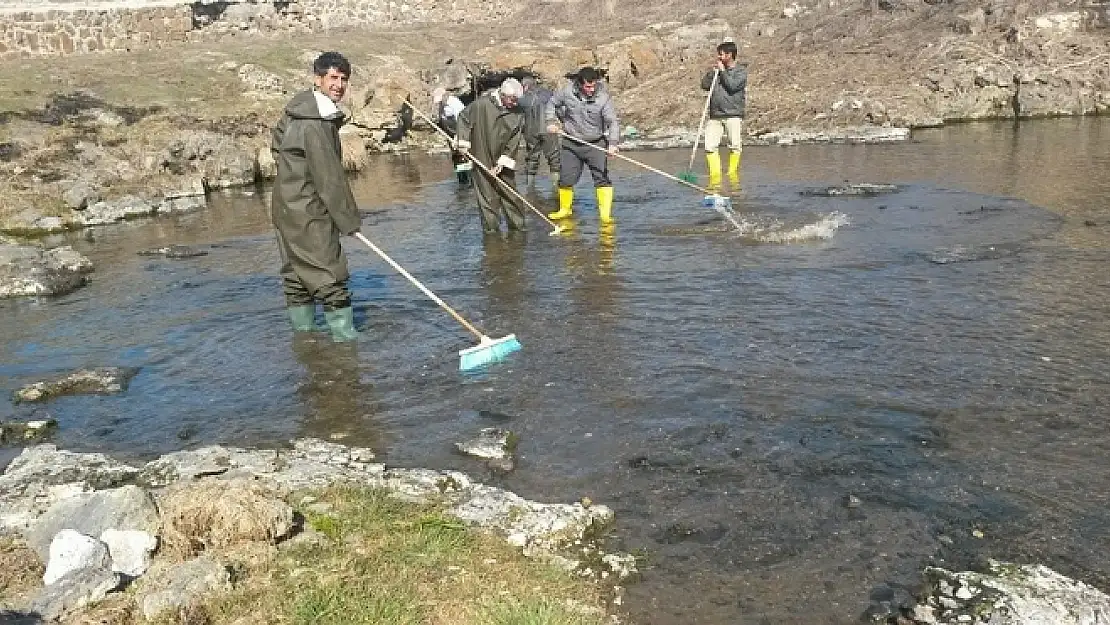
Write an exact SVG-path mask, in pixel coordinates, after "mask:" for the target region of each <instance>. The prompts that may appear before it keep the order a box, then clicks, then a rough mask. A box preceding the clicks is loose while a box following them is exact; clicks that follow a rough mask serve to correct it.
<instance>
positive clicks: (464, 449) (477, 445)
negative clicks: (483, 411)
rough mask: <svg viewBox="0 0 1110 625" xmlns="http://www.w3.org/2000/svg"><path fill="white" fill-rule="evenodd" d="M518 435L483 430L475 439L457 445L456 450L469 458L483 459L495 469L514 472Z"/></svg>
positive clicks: (495, 430)
mask: <svg viewBox="0 0 1110 625" xmlns="http://www.w3.org/2000/svg"><path fill="white" fill-rule="evenodd" d="M516 444H517V438H516V435H515V434H513V433H512V432H510V431H509V430H503V429H501V428H483V429H482V431H480V432H479V433H478V435H477V436H475V437H474V438H471V439H468V440H465V441H462V442H460V443H455V449H458V450H459V451H460V452H461V453H463V454H466V455H467V456H473V457H475V458H481V459H482V460H485V461H486V463H487V464H488V465H489V466H490V467H492V468H495V469H499V470H502V471H512V470H513V468H514V467H515V465H516V463H515V461H514V459H513V452H514V451H515V450H516Z"/></svg>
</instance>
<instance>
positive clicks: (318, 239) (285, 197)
mask: <svg viewBox="0 0 1110 625" xmlns="http://www.w3.org/2000/svg"><path fill="white" fill-rule="evenodd" d="M343 121H344V119H343V114H342V113H341V112H340V111H339V109H338V108H336V106H335V104H334V103H332V101H331V100H330V99H328V97H327V96H325V95H324V94H322V93H319V92H317V91H315V90H311V91H303V92H301V93H298V94H297V95H295V96H293V99H292V100H290V101H289V104H287V105H286V107H285V113H284V115H283V116H282V118H281V121H279V122H278V124H277V126H275V127H274V130H273V133H272V141H271V143H270V151H271V153H272V154H273V156H274V162H275V163H277V178H276V180H275V181H274V191H273V202H272V204H271V207H270V210H271V218H272V219H273V223H274V227H275V228H276V229H277V231H278V247H279V248H280V251H281V254H282V260H283V261H284V262H289V263H292V265H293V269H294V271H295V272H296V273H297V277H298V278H300V280H301V281H302V282H303V283H304V285H305V286H306V287H307V288H308V289H309V291H315V290H316V289H318V288H319V287H321V286H325V285H329V284H336V283H338V282H342V281H345V280H346V279H347V278H348V277H349V274H348V271H347V259H346V257H345V256H344V255H343V249H342V248H341V247H340V245H339V237H340V235H344V234H352V233H354V232H355V231H357V230H358V229H359V228H360V227H361V225H362V220H361V218H360V217H359V214H358V206H357V205H356V204H355V198H354V195H353V194H352V193H351V187H350V185H349V184H348V183H347V172H346V171H344V169H343V157H342V148H341V147H340V142H339V127H340V126H342V125H343Z"/></svg>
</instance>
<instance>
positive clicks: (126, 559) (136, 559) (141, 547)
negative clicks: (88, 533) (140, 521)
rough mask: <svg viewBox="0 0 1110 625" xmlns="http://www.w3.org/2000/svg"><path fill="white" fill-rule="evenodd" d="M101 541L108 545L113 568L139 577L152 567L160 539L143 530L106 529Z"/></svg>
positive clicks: (118, 571) (130, 575) (127, 574)
mask: <svg viewBox="0 0 1110 625" xmlns="http://www.w3.org/2000/svg"><path fill="white" fill-rule="evenodd" d="M100 541H101V542H103V543H104V544H105V545H107V546H108V553H109V555H111V557H112V570H113V571H115V572H117V573H122V574H124V575H126V576H128V577H139V576H140V575H142V574H143V573H146V570H147V569H149V568H150V562H151V559H152V556H153V554H154V550H155V549H157V548H158V539H157V538H156V537H155V536H154V535H152V534H151V533H149V532H144V531H141V530H117V529H110V530H105V531H104V533H103V534H101V535H100Z"/></svg>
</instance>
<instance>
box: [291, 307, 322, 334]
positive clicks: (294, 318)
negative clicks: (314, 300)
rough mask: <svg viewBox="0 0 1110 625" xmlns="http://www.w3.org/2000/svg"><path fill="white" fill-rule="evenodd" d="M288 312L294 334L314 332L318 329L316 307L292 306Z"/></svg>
mask: <svg viewBox="0 0 1110 625" xmlns="http://www.w3.org/2000/svg"><path fill="white" fill-rule="evenodd" d="M286 310H288V311H289V321H290V322H291V323H292V324H293V331H294V332H312V331H313V330H315V329H316V307H315V306H312V305H311V304H309V305H305V306H290V307H289V308H287V309H286Z"/></svg>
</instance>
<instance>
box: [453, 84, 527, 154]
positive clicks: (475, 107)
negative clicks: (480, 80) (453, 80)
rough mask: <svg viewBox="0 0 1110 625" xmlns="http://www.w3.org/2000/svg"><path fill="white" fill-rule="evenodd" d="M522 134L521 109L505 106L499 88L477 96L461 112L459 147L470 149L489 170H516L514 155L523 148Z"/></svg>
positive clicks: (522, 118) (522, 119) (522, 120)
mask: <svg viewBox="0 0 1110 625" xmlns="http://www.w3.org/2000/svg"><path fill="white" fill-rule="evenodd" d="M523 135H524V116H523V115H522V114H521V112H520V107H519V106H518V107H517V108H515V109H507V108H505V107H504V106H502V105H501V96H500V95H499V94H498V91H497V89H492V90H490V91H488V92H486V93H484V94H482V95H480V96H478V97H477V98H476V99H475V100H474V101H473V102H471V103H470V104H468V105H467V106H466V108H465V109H463V112H462V113H459V136H458V145H459V147H462V148H467V149H468V150H470V153H471V154H473V155H474V156H475V158H477V159H478V160H479V161H481V163H482V164H483V165H485V166H486V167H490V168H493V167H495V166H497V165H501V166H502V167H507V168H509V169H514V170H515V169H516V159H514V158H513V155H514V154H516V152H517V150H518V149H520V140H521V138H522V137H523Z"/></svg>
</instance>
